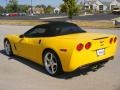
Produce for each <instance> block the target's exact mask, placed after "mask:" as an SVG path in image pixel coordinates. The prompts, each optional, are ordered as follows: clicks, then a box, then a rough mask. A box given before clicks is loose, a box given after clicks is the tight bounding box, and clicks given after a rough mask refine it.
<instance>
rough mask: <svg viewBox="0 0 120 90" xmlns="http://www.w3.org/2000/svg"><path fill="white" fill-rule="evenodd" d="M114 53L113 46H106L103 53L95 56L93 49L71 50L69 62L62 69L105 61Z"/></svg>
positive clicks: (72, 69) (72, 68)
mask: <svg viewBox="0 0 120 90" xmlns="http://www.w3.org/2000/svg"><path fill="white" fill-rule="evenodd" d="M115 53H116V48H115V47H111V48H110V47H109V48H106V51H105V54H104V55H101V56H97V55H96V51H93V50H91V51H90V50H89V51H84V52H73V54H72V56H71V59H70V61H69V64H68V65H66V67H64V69H63V70H64V71H65V72H71V71H74V70H76V69H77V68H80V67H83V66H86V65H90V64H92V63H97V62H101V61H106V60H108V59H111V58H112V57H114V56H115Z"/></svg>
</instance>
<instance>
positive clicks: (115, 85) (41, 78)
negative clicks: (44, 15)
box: [0, 25, 120, 90]
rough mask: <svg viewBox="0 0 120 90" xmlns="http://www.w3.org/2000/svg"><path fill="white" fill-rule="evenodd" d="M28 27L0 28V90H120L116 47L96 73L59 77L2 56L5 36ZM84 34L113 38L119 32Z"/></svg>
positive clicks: (85, 71)
mask: <svg viewBox="0 0 120 90" xmlns="http://www.w3.org/2000/svg"><path fill="white" fill-rule="evenodd" d="M31 27H32V26H10V25H0V90H120V43H118V48H117V54H116V56H115V58H114V60H113V61H109V62H107V63H106V64H105V65H104V66H103V67H100V68H98V69H90V68H87V69H83V70H80V69H79V70H77V71H75V72H72V73H64V74H62V75H60V76H59V77H56V78H55V77H51V76H49V75H48V74H46V72H45V70H44V68H43V67H41V66H40V65H38V64H36V63H33V62H31V61H28V60H26V59H23V58H20V57H17V56H13V57H8V56H6V55H5V53H4V49H3V39H4V36H5V35H6V34H12V33H13V34H22V33H24V32H25V31H26V30H28V29H29V28H31ZM87 31H88V32H100V33H112V34H117V35H118V39H120V29H119V28H116V29H113V30H108V29H106V30H105V29H103V30H102V29H87Z"/></svg>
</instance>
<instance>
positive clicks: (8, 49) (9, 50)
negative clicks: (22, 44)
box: [4, 40, 13, 56]
mask: <svg viewBox="0 0 120 90" xmlns="http://www.w3.org/2000/svg"><path fill="white" fill-rule="evenodd" d="M4 49H5V53H6V55H8V56H11V55H13V52H12V48H11V45H10V42H9V41H8V40H5V41H4Z"/></svg>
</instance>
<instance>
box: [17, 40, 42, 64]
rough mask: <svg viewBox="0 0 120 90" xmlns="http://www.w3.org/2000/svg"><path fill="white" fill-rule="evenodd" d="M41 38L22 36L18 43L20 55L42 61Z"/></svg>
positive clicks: (38, 61)
mask: <svg viewBox="0 0 120 90" xmlns="http://www.w3.org/2000/svg"><path fill="white" fill-rule="evenodd" d="M40 44H41V39H40V38H39V39H36V38H22V39H20V40H19V41H18V43H16V46H17V50H18V52H19V55H20V56H22V57H25V58H27V59H30V60H32V61H34V62H37V63H42V60H41V59H42V57H41V53H42V52H41V51H42V50H41V49H42V46H41V45H40Z"/></svg>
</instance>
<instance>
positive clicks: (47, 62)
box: [43, 50, 62, 76]
mask: <svg viewBox="0 0 120 90" xmlns="http://www.w3.org/2000/svg"><path fill="white" fill-rule="evenodd" d="M43 60H44V61H43V62H44V66H45V69H46V71H47V72H48V74H50V75H51V76H56V75H59V74H60V73H61V72H62V65H61V62H60V59H59V57H58V56H57V54H56V53H55V52H54V51H52V50H47V51H45V53H44V56H43Z"/></svg>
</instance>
